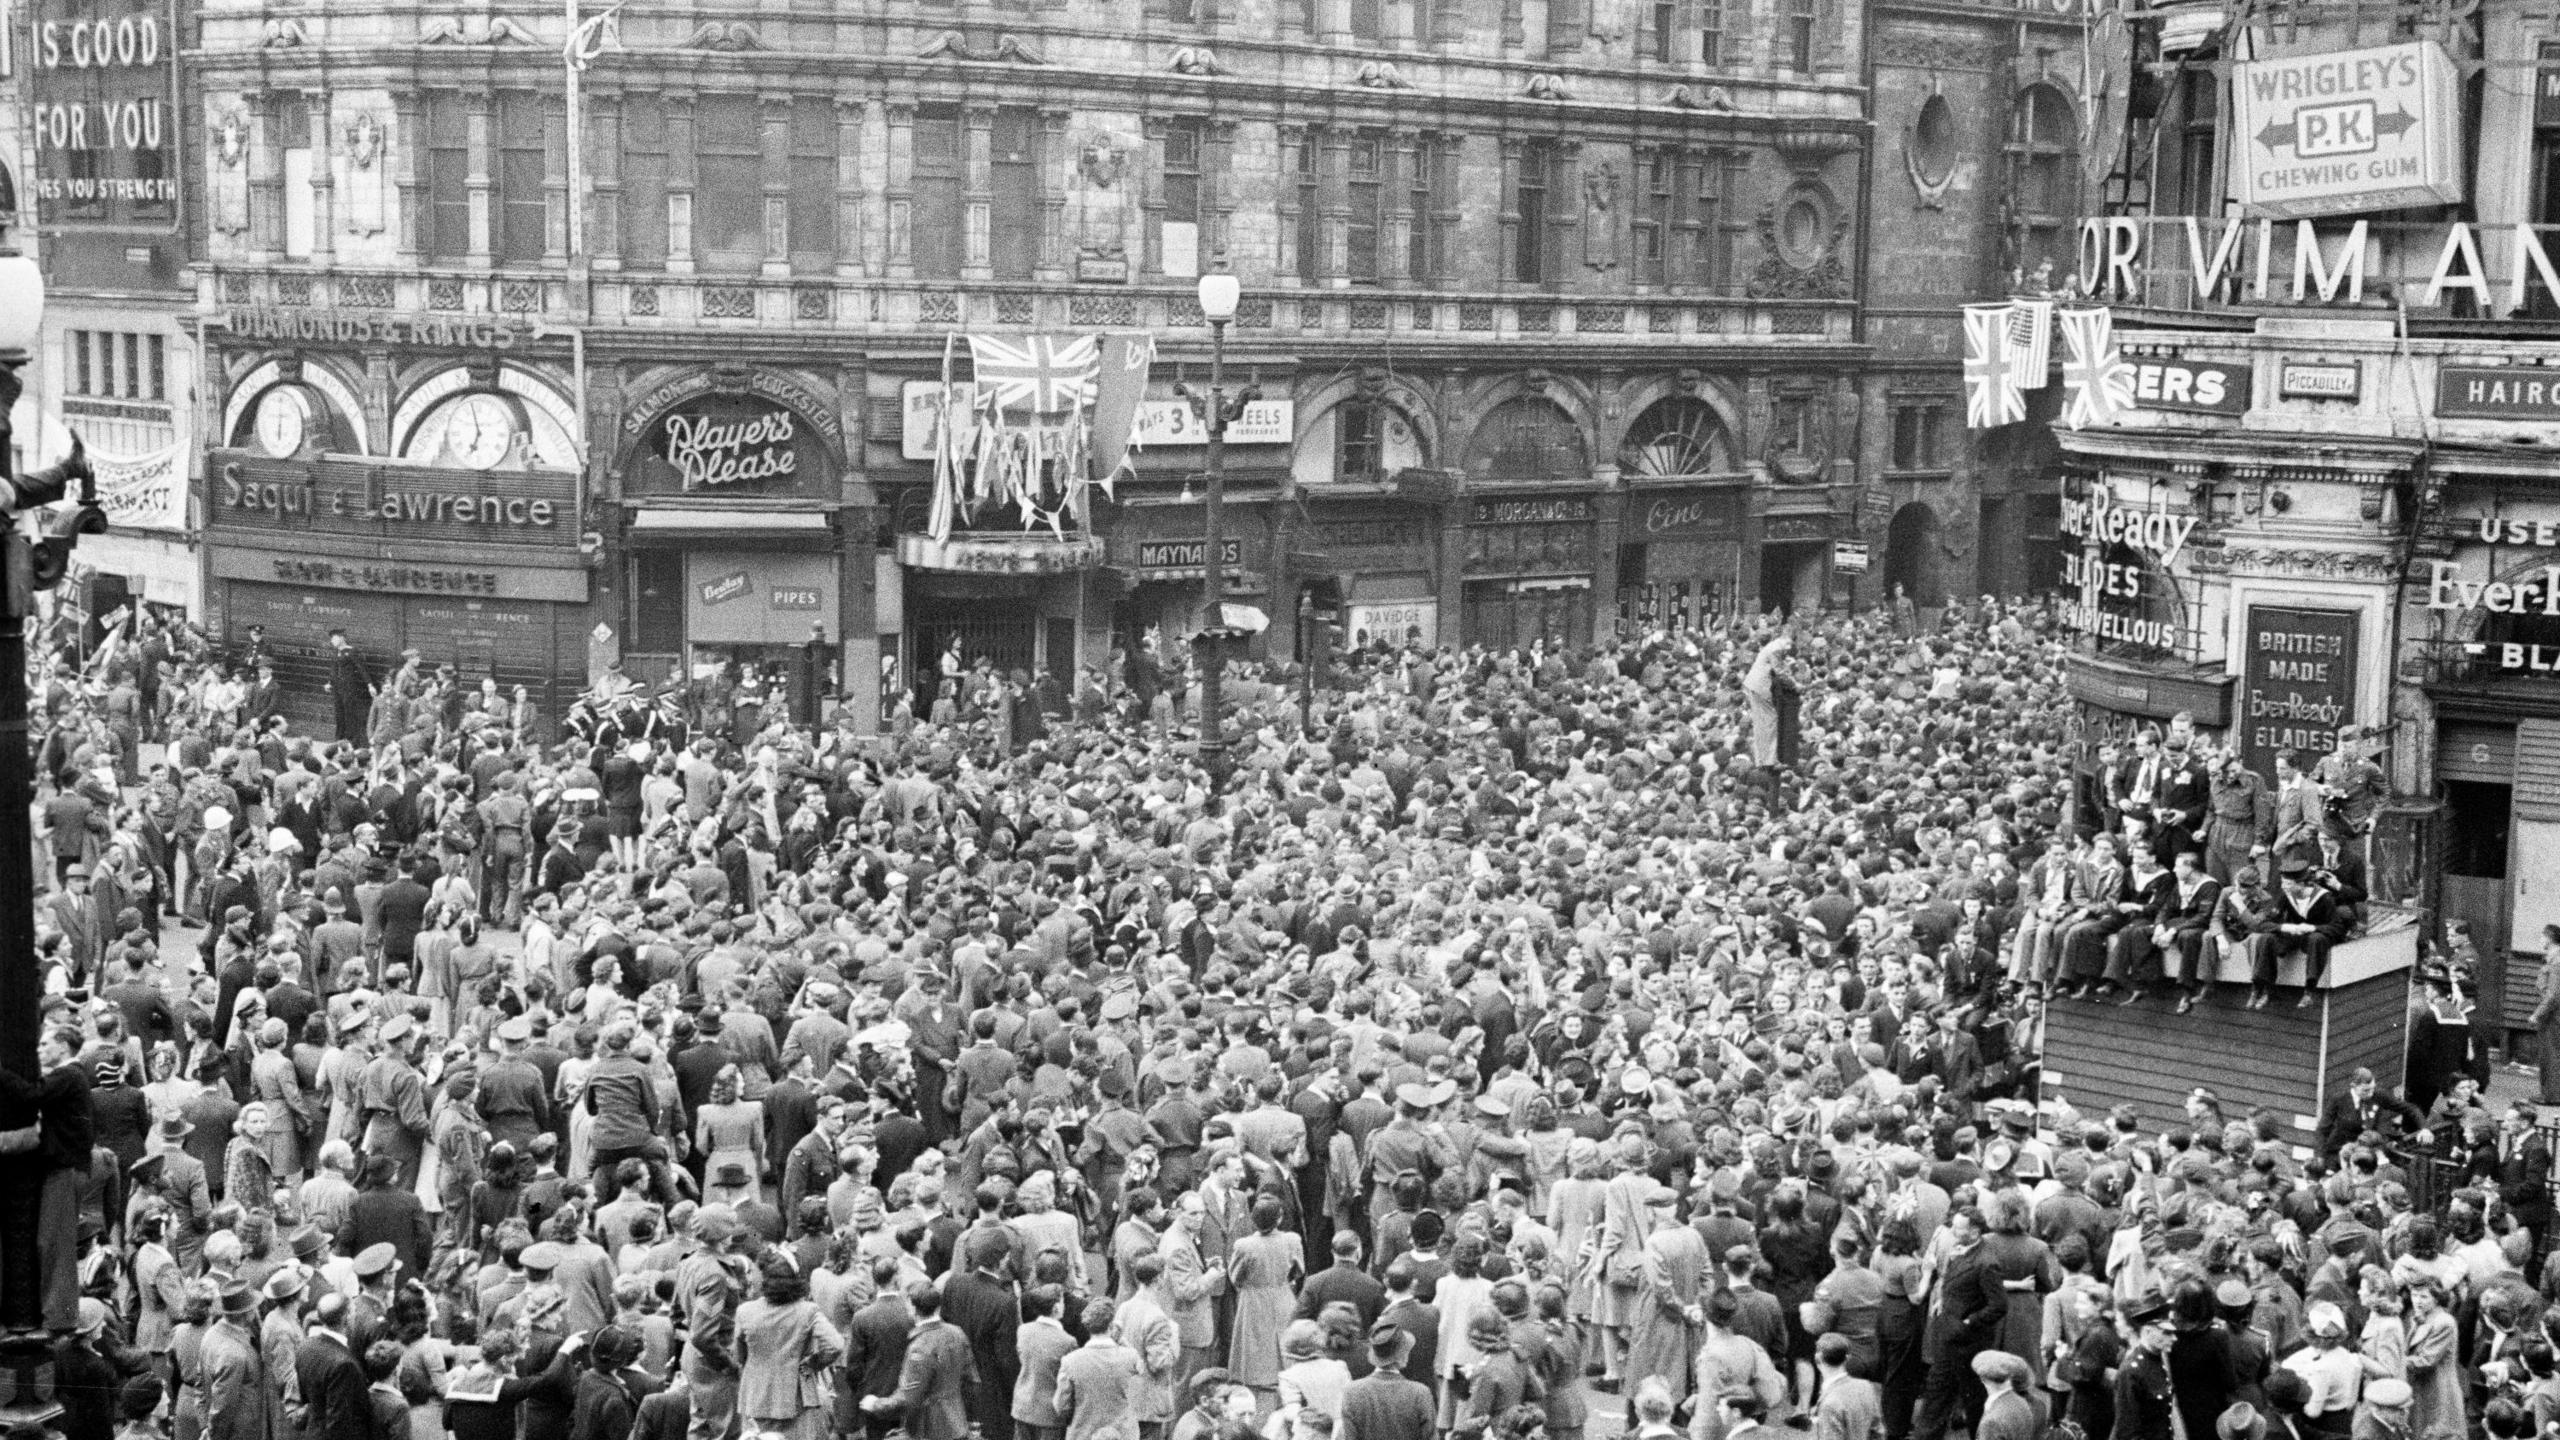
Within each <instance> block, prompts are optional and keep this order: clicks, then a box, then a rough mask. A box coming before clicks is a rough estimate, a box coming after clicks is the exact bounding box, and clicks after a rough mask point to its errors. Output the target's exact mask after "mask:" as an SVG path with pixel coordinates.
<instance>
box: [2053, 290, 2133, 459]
mask: <svg viewBox="0 0 2560 1440" xmlns="http://www.w3.org/2000/svg"><path fill="white" fill-rule="evenodd" d="M2054 324H2055V326H2056V328H2058V329H2060V330H2061V331H2062V389H2063V396H2064V399H2063V410H2062V418H2063V419H2064V420H2065V421H2067V422H2069V424H2070V426H2071V428H2072V429H2074V430H2077V429H2079V428H2080V427H2082V426H2084V425H2086V424H2088V423H2089V422H2090V421H2092V420H2095V421H2099V422H2101V423H2104V422H2106V421H2110V420H2113V419H2115V418H2116V416H2117V415H2118V414H2119V413H2121V412H2123V411H2126V410H2130V409H2132V408H2133V367H2132V366H2130V365H2127V364H2126V363H2125V362H2124V352H2123V351H2121V350H2118V349H2117V348H2116V337H2115V317H2114V316H2113V315H2112V314H2110V313H2109V312H2108V311H2107V310H2106V309H2105V308H2104V307H2100V308H2098V309H2094V310H2064V311H2061V312H2059V313H2057V314H2056V315H2055V316H2054Z"/></svg>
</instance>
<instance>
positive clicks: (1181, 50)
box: [1164, 45, 1227, 75]
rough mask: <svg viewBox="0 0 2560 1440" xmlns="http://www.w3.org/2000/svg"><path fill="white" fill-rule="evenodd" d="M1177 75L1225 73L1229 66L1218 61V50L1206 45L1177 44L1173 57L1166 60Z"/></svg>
mask: <svg viewBox="0 0 2560 1440" xmlns="http://www.w3.org/2000/svg"><path fill="white" fill-rule="evenodd" d="M1164 68H1166V69H1167V70H1170V71H1172V72H1173V73H1174V74H1176V75H1224V74H1226V73H1227V67H1226V66H1224V65H1221V64H1219V63H1218V52H1216V51H1214V50H1212V49H1210V48H1209V47H1208V46H1206V45H1176V46H1175V47H1173V58H1172V59H1170V60H1168V61H1166V62H1165V67H1164Z"/></svg>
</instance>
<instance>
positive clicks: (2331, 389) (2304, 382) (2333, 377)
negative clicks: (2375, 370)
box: [2276, 360, 2364, 400]
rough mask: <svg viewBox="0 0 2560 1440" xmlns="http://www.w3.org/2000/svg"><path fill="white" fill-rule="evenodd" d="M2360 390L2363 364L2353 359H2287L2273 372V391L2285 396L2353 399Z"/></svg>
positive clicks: (2305, 398)
mask: <svg viewBox="0 0 2560 1440" xmlns="http://www.w3.org/2000/svg"><path fill="white" fill-rule="evenodd" d="M2363 391H2364V367H2363V366H2362V365H2360V364H2358V363H2356V362H2355V361H2353V360H2349V361H2345V362H2343V363H2336V364H2332V363H2328V362H2324V361H2316V360H2287V361H2285V362H2284V366H2283V368H2282V369H2280V370H2278V371H2277V372H2276V394H2277V395H2278V396H2280V397H2282V398H2284V399H2287V400H2353V399H2355V398H2356V397H2357V396H2358V395H2360V394H2362V393H2363Z"/></svg>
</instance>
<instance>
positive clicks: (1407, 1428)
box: [1334, 1320, 1434, 1440]
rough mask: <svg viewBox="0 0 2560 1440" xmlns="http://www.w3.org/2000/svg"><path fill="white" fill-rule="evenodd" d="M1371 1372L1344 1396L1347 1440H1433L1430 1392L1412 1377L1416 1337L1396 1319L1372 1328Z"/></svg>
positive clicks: (1342, 1426) (1340, 1425) (1341, 1426)
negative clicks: (1414, 1339)
mask: <svg viewBox="0 0 2560 1440" xmlns="http://www.w3.org/2000/svg"><path fill="white" fill-rule="evenodd" d="M1369 1363H1370V1364H1371V1365H1372V1366H1373V1367H1374V1368H1373V1369H1371V1370H1370V1371H1369V1373H1368V1374H1367V1375H1365V1376H1363V1377H1362V1378H1360V1379H1358V1380H1354V1381H1352V1382H1351V1388H1349V1389H1347V1390H1345V1391H1343V1392H1342V1418H1341V1420H1340V1421H1339V1422H1337V1424H1336V1425H1335V1427H1334V1433H1335V1434H1337V1435H1339V1436H1342V1437H1343V1440H1431V1435H1432V1422H1433V1418H1434V1407H1433V1403H1432V1398H1431V1387H1430V1386H1429V1385H1427V1384H1424V1383H1422V1382H1420V1381H1417V1380H1415V1379H1414V1378H1413V1332H1412V1331H1411V1330H1409V1329H1407V1328H1406V1327H1404V1326H1402V1325H1399V1324H1397V1323H1396V1322H1395V1321H1393V1320H1380V1321H1379V1322H1378V1323H1377V1324H1376V1325H1373V1326H1371V1327H1370V1329H1369Z"/></svg>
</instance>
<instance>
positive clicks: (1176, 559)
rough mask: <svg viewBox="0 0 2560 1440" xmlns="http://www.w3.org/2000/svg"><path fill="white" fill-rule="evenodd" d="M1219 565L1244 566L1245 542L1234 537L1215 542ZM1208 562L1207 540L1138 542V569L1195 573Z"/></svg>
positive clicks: (1203, 537) (1204, 538)
mask: <svg viewBox="0 0 2560 1440" xmlns="http://www.w3.org/2000/svg"><path fill="white" fill-rule="evenodd" d="M1218 562H1219V563H1220V564H1222V565H1242V564H1243V563H1244V542H1243V541H1242V540H1240V539H1238V538H1237V537H1235V536H1233V535H1227V536H1223V537H1221V538H1220V539H1219V542H1218ZM1208 563H1209V540H1208V537H1207V536H1202V537H1201V538H1199V539H1197V540H1141V541H1139V542H1138V568H1139V569H1140V570H1197V569H1200V568H1201V567H1203V566H1205V565H1207V564H1208Z"/></svg>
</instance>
